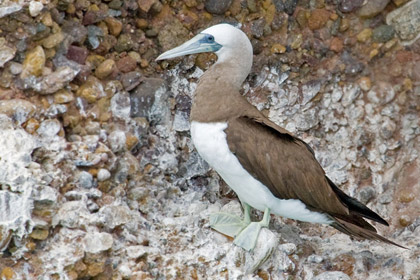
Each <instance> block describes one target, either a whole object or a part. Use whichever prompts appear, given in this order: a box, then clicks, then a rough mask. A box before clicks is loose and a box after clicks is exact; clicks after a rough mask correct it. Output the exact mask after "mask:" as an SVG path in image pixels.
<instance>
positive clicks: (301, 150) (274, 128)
mask: <svg viewBox="0 0 420 280" xmlns="http://www.w3.org/2000/svg"><path fill="white" fill-rule="evenodd" d="M230 68H231V66H230V65H229V62H226V63H218V64H216V65H214V66H213V67H212V68H211V69H209V70H208V71H207V72H206V73H205V74H204V75H203V77H202V78H201V80H200V83H199V85H198V87H197V89H196V93H195V94H196V95H195V99H194V103H193V107H192V110H191V121H198V122H227V123H228V127H227V129H226V130H225V133H226V135H227V141H228V146H229V149H230V150H231V152H232V153H233V154H235V155H236V157H237V158H238V160H239V162H240V163H241V165H242V166H243V167H244V169H245V170H247V171H248V172H249V173H250V174H251V175H252V176H253V177H254V178H256V179H257V180H259V181H260V182H261V183H263V184H264V185H265V186H266V187H268V188H269V190H270V191H271V192H272V193H273V195H274V196H276V197H277V198H280V199H299V200H301V201H302V202H303V203H304V204H306V206H307V208H308V209H310V210H312V211H317V212H321V213H326V214H328V215H329V216H330V218H331V219H333V220H334V222H333V223H332V224H331V226H333V227H334V228H336V229H337V230H339V231H341V232H343V233H345V234H348V235H350V236H354V237H356V238H363V239H371V240H380V241H383V242H386V243H389V244H393V245H396V246H398V247H401V248H404V247H403V246H401V245H398V244H396V243H394V242H392V241H390V240H388V239H386V238H384V237H382V236H380V235H378V234H377V233H376V229H375V228H374V227H373V226H372V225H371V224H369V223H368V222H367V221H365V220H364V218H367V219H370V220H373V221H376V222H378V223H381V224H383V225H387V226H388V223H387V222H386V221H385V220H384V219H382V218H381V217H380V216H379V215H378V214H376V213H375V212H373V211H372V210H370V209H369V208H368V207H366V206H365V205H363V204H362V203H360V202H359V201H357V200H356V199H354V198H351V197H349V196H348V195H346V194H345V193H344V192H343V191H341V190H340V189H338V187H337V186H335V185H334V183H333V182H332V181H331V180H330V179H329V178H328V177H326V176H325V172H324V170H323V169H322V167H321V166H320V164H319V163H318V161H317V160H316V158H315V156H314V152H313V151H312V149H311V148H310V147H309V146H308V145H307V144H306V143H305V142H304V141H303V140H301V139H299V138H297V137H295V136H293V135H292V133H290V132H289V131H287V130H285V129H284V128H281V127H279V126H278V125H276V124H275V123H273V122H272V121H270V120H268V119H267V118H266V117H265V116H264V115H263V114H262V113H261V112H259V111H258V110H257V109H256V108H255V107H253V106H252V105H251V104H249V103H248V102H247V101H246V99H245V98H244V97H243V96H242V95H241V94H240V92H239V87H238V85H237V84H236V85H235V84H233V83H232V82H231V81H230V80H229V79H227V78H226V75H225V73H226V69H230ZM232 71H233V70H232ZM215 84H217V87H215ZM209 94H211V98H210V97H209ZM220 100H223V102H220ZM244 187H246V186H244Z"/></svg>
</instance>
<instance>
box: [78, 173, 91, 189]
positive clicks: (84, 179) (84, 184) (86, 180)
mask: <svg viewBox="0 0 420 280" xmlns="http://www.w3.org/2000/svg"><path fill="white" fill-rule="evenodd" d="M77 184H78V185H79V186H80V187H81V188H84V189H90V188H92V187H93V176H92V174H90V173H89V172H86V171H82V172H80V173H79V175H78V176H77Z"/></svg>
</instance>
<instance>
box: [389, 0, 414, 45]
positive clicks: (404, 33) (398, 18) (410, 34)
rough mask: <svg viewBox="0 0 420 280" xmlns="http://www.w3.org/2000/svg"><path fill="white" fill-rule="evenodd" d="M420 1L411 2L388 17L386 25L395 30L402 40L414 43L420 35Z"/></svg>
mask: <svg viewBox="0 0 420 280" xmlns="http://www.w3.org/2000/svg"><path fill="white" fill-rule="evenodd" d="M419 10H420V1H419V0H415V1H410V2H409V3H407V4H406V5H404V6H402V7H399V8H398V9H395V10H393V11H392V12H390V13H389V14H388V15H387V16H386V23H387V24H388V25H392V26H393V27H394V28H395V31H396V32H397V34H398V36H399V37H400V38H401V40H404V41H407V44H410V43H413V42H414V41H415V39H416V38H418V36H419V34H420V15H419V13H418V11H419Z"/></svg>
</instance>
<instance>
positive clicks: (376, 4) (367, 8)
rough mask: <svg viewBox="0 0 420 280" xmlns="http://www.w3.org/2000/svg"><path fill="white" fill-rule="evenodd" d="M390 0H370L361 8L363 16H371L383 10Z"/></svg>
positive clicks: (360, 14) (360, 11) (360, 12)
mask: <svg viewBox="0 0 420 280" xmlns="http://www.w3.org/2000/svg"><path fill="white" fill-rule="evenodd" d="M389 1H390V0H369V1H367V2H366V4H365V5H364V6H362V7H361V8H360V10H359V16H360V17H362V18H371V17H374V16H376V15H377V14H379V13H380V12H382V11H383V10H384V9H385V7H386V5H388V3H389Z"/></svg>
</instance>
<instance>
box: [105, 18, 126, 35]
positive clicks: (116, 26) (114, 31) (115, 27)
mask: <svg viewBox="0 0 420 280" xmlns="http://www.w3.org/2000/svg"><path fill="white" fill-rule="evenodd" d="M105 23H106V25H107V26H108V29H109V32H110V33H111V35H113V36H118V35H120V33H121V30H122V26H123V25H122V23H121V21H119V20H117V19H115V18H113V17H107V18H106V19H105Z"/></svg>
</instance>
